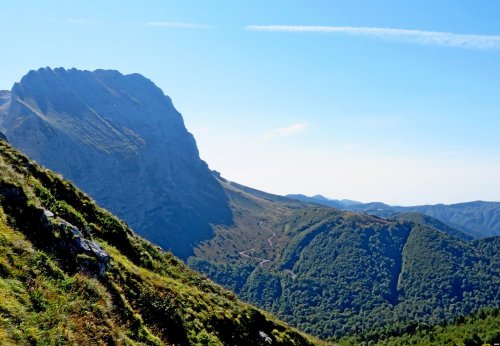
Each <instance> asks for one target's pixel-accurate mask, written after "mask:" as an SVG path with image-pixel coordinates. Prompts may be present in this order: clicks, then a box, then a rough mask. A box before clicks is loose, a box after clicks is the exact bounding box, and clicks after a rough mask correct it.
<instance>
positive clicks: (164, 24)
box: [146, 21, 211, 29]
mask: <svg viewBox="0 0 500 346" xmlns="http://www.w3.org/2000/svg"><path fill="white" fill-rule="evenodd" d="M146 25H147V26H152V27H159V28H177V29H209V28H211V26H209V25H203V24H193V23H181V22H165V21H157V22H147V23H146Z"/></svg>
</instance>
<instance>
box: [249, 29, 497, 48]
mask: <svg viewBox="0 0 500 346" xmlns="http://www.w3.org/2000/svg"><path fill="white" fill-rule="evenodd" d="M246 29H247V30H251V31H273V32H306V33H307V32H309V33H311V32H312V33H339V34H348V35H356V36H366V37H373V38H379V39H385V40H393V41H400V42H407V43H416V44H422V45H436V46H446V47H457V48H468V49H482V50H500V36H499V35H471V34H455V33H450V32H439V31H424V30H408V29H394V28H372V27H352V26H303V25H298V26H295V25H249V26H247V27H246Z"/></svg>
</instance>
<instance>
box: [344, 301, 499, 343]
mask: <svg viewBox="0 0 500 346" xmlns="http://www.w3.org/2000/svg"><path fill="white" fill-rule="evenodd" d="M499 326H500V310H499V309H498V308H485V309H481V310H479V311H477V312H475V313H473V314H470V315H468V316H465V317H464V316H462V315H460V316H458V317H457V318H455V320H454V321H453V322H452V323H441V324H439V325H436V326H430V325H429V324H426V323H413V324H410V325H407V326H405V327H404V328H401V329H399V330H394V329H387V328H386V329H380V330H377V331H374V332H372V333H369V334H358V335H355V336H350V337H345V338H343V339H342V340H340V344H341V345H393V346H399V345H422V346H423V345H429V346H430V345H450V346H451V345H464V346H486V345H488V346H493V345H495V344H499V343H500V327H499Z"/></svg>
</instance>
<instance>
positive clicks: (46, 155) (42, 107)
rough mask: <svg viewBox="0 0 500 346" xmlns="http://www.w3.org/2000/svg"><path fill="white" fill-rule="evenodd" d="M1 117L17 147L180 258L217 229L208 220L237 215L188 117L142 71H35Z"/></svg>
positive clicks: (220, 221)
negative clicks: (201, 153) (204, 157)
mask: <svg viewBox="0 0 500 346" xmlns="http://www.w3.org/2000/svg"><path fill="white" fill-rule="evenodd" d="M4 104H7V101H5V102H4ZM0 106H1V105H0ZM0 120H1V122H2V128H3V130H4V131H3V132H4V133H5V135H6V136H7V138H8V139H9V141H10V142H11V143H12V144H13V145H14V146H16V147H17V148H19V149H21V150H22V151H23V152H25V153H26V154H28V155H29V156H30V157H31V158H33V159H34V160H36V161H38V162H39V163H41V164H42V165H44V166H46V167H48V168H50V169H52V170H55V171H57V172H60V173H62V175H63V176H64V177H65V178H68V179H70V180H72V181H73V182H75V183H76V184H77V185H78V186H79V187H80V188H82V189H83V190H84V191H86V192H87V193H89V194H90V195H91V196H92V197H93V198H95V199H96V200H97V202H98V203H100V204H101V205H103V206H104V207H106V208H107V209H109V210H110V211H112V212H113V213H115V214H117V215H118V216H120V217H121V218H123V219H124V220H125V221H126V222H127V223H128V224H129V225H130V226H131V227H132V228H133V229H134V230H136V231H137V232H138V233H140V234H142V235H143V236H145V237H146V238H148V239H150V240H151V241H154V242H155V243H157V244H159V245H161V246H162V247H164V248H165V249H170V250H172V251H173V252H174V253H175V254H176V255H178V256H180V257H183V258H186V257H187V256H189V255H190V254H191V253H192V246H193V244H196V243H197V242H199V241H201V240H203V239H207V238H209V237H210V236H211V228H210V224H225V223H230V222H231V212H230V210H229V207H228V203H227V198H226V196H225V194H224V191H223V190H222V188H221V186H220V185H219V183H218V182H217V181H216V180H215V179H214V177H213V176H212V174H211V172H210V170H209V168H208V166H207V165H206V163H205V162H204V161H202V160H201V159H200V157H199V154H198V149H197V147H196V142H195V140H194V138H193V136H192V135H191V134H190V133H189V132H188V131H187V130H186V128H185V126H184V122H183V120H182V116H181V114H180V113H179V112H177V110H176V109H175V108H174V106H173V104H172V101H171V100H170V98H169V97H168V96H165V95H164V94H163V92H162V90H161V89H159V88H158V87H157V86H155V85H154V84H153V83H152V82H151V81H150V80H148V79H146V78H144V77H143V76H141V75H139V74H131V75H123V74H121V73H119V72H117V71H111V70H96V71H93V72H90V71H79V70H76V69H71V70H65V69H62V68H57V69H54V70H52V69H50V68H44V69H39V70H37V71H31V72H29V73H28V74H27V75H26V76H25V77H23V78H22V80H21V82H20V83H16V84H15V85H14V87H13V89H12V91H11V93H10V95H8V107H7V108H6V109H5V110H4V115H3V117H2V118H0Z"/></svg>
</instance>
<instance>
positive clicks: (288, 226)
mask: <svg viewBox="0 0 500 346" xmlns="http://www.w3.org/2000/svg"><path fill="white" fill-rule="evenodd" d="M0 100H1V101H0V131H1V132H2V133H4V134H5V135H6V137H7V139H8V141H9V142H10V143H12V144H13V145H14V146H15V147H17V148H19V149H21V150H22V151H23V152H24V153H26V154H27V155H28V156H29V157H30V158H32V159H34V160H35V161H37V162H39V163H41V164H42V165H44V166H45V167H48V168H50V169H53V170H55V171H56V172H59V173H62V174H63V176H64V177H66V178H68V179H70V180H71V181H73V182H74V183H75V184H76V185H77V186H79V187H81V188H82V189H83V190H84V191H86V192H87V193H88V194H89V195H90V196H91V197H92V198H94V199H95V200H96V201H97V202H98V203H100V204H102V205H103V206H104V207H106V208H108V209H110V210H111V211H113V212H114V213H116V214H117V215H118V216H119V217H121V218H123V219H124V220H125V221H126V222H127V223H128V224H129V225H130V226H131V227H132V228H134V229H136V230H137V231H138V233H140V234H141V235H143V236H144V237H146V238H147V239H149V240H151V241H152V242H154V243H156V244H158V245H160V246H161V247H163V248H164V249H166V250H171V251H172V252H173V253H174V254H175V255H177V256H180V257H181V258H182V259H183V260H185V261H186V262H187V263H188V264H189V265H190V266H191V267H192V268H195V269H196V270H198V271H201V272H203V273H205V274H206V275H208V276H209V277H210V278H212V279H213V280H214V281H216V282H218V283H220V284H222V285H224V286H226V287H227V288H230V289H232V290H233V291H234V292H236V293H238V295H240V296H241V297H242V298H244V299H245V300H247V301H250V302H252V303H255V304H257V305H258V306H260V307H262V308H265V309H266V310H268V311H271V312H273V313H274V314H276V315H277V316H279V317H280V318H281V319H283V320H285V321H286V322H288V323H290V324H292V325H294V326H297V327H298V328H300V329H301V330H303V331H307V332H309V333H311V334H314V335H317V336H320V337H322V338H330V339H338V338H341V337H344V336H347V335H353V334H354V335H361V334H363V335H365V334H366V335H368V334H369V333H375V332H377V331H380V330H381V329H383V328H385V329H384V330H385V332H387V333H386V334H385V335H389V334H388V333H389V332H390V333H392V334H391V335H397V334H404V333H406V331H408V330H411V328H412V326H414V325H415V323H416V324H418V323H425V324H429V325H436V324H439V323H443V322H445V321H448V322H449V321H452V320H453V319H454V318H455V317H457V316H460V315H464V314H468V313H471V312H473V311H476V310H478V309H480V308H483V307H497V306H498V305H499V303H500V296H499V290H498V277H500V260H499V256H500V255H499V254H500V251H498V249H499V241H500V237H498V236H493V235H495V234H498V233H499V232H498V226H497V225H498V222H499V217H500V211H499V209H498V204H497V203H487V202H472V203H464V204H460V205H451V206H441V205H438V206H420V207H414V208H416V209H415V210H413V209H411V208H400V207H391V206H388V205H385V204H383V203H368V204H363V203H359V202H355V201H349V200H341V201H336V200H333V201H332V200H328V199H326V198H324V197H322V196H314V197H305V196H302V197H301V196H297V195H294V196H293V197H294V198H289V197H284V196H276V195H272V194H268V193H266V192H263V191H258V190H255V189H252V188H249V187H245V186H243V185H240V184H237V183H234V182H230V181H227V180H225V179H224V178H223V177H221V175H220V174H219V173H217V172H215V171H211V170H210V169H209V168H208V166H207V164H206V163H205V162H203V161H202V160H201V159H200V158H199V155H198V149H197V147H196V143H195V140H194V138H193V136H192V135H191V134H190V133H189V132H188V131H187V130H186V128H185V127H184V123H183V120H182V117H181V115H180V114H179V113H178V112H177V111H176V110H175V108H174V107H173V104H172V101H171V100H170V98H168V96H165V95H164V94H163V92H162V91H161V90H160V89H159V88H157V87H156V86H155V85H154V84H153V83H152V82H151V81H149V80H148V79H146V78H144V77H142V76H140V75H137V74H132V75H122V74H121V73H119V72H117V71H104V70H97V71H93V72H89V71H79V70H75V69H71V70H65V69H50V68H45V69H40V70H37V71H31V72H30V73H28V74H27V75H26V76H25V77H23V78H22V80H21V82H20V83H17V84H16V85H14V87H13V89H12V91H11V92H2V93H0ZM7 156H8V155H7ZM51 177H52V175H51ZM27 179H30V178H29V177H28V178H27ZM51 179H55V178H51ZM58 179H59V178H58ZM57 181H59V180H57ZM48 182H50V179H49V180H48ZM51 186H52V185H50V184H49V186H48V187H45V189H46V190H47V193H49V194H48V195H47V194H43V196H45V197H43V196H41V197H40V198H41V199H40V200H37V202H36V203H39V204H41V205H42V206H43V207H44V208H47V209H49V210H50V209H54V207H57V208H62V207H61V206H64V203H67V204H69V206H70V207H72V208H73V209H75V210H76V211H78V213H76V214H75V215H76V216H74V215H73V214H74V213H73V212H72V209H71V208H70V207H68V208H69V209H68V208H66V207H64V208H62V209H61V210H62V211H63V212H64V211H66V212H68V210H69V211H71V213H70V214H72V213H73V214H72V215H73V216H74V217H75V218H76V219H75V220H76V221H74V222H77V221H78V222H80V223H81V225H88V227H89V229H91V230H92V229H95V230H98V229H99V228H100V227H105V226H106V224H102V223H99V224H96V225H93V223H94V222H93V221H85V220H87V218H86V217H83V220H80V219H79V218H78V215H80V214H81V213H82V212H83V211H84V210H86V209H85V205H80V204H78V205H79V207H78V208H76V207H74V206H73V204H72V203H70V202H69V201H66V199H65V198H63V197H62V196H60V195H59V194H60V192H59V191H60V189H54V191H52V190H51V189H52V188H51ZM42 191H45V190H42ZM42 197H43V198H42ZM54 198H55V199H56V200H57V201H61V202H60V204H54V200H53V199H54ZM299 199H302V200H299ZM63 202H64V203H63ZM89 203H90V202H89ZM332 207H333V208H332ZM412 208H413V207H412ZM80 210H82V211H81V212H80ZM50 211H51V212H57V213H60V212H61V211H60V210H59V209H57V210H50ZM82 215H83V214H82ZM72 220H73V219H72ZM68 221H70V220H68ZM84 221H85V222H84ZM101 221H102V220H101ZM104 221H106V220H104ZM104 221H103V222H104ZM110 222H111V221H110ZM113 222H114V221H113ZM488 236H490V237H488ZM491 236H492V237H491ZM484 237H487V238H484ZM476 238H481V239H476ZM104 240H105V241H110V242H112V241H114V240H113V237H111V236H110V238H109V239H108V238H106V239H104ZM141 244H142V243H141ZM141 246H142V245H141ZM144 246H146V245H144ZM151 256H153V257H151ZM155 256H157V255H156V252H149V250H147V251H146V250H144V253H142V255H140V257H141V258H142V260H144V261H145V262H144V263H145V264H144V266H147V263H149V262H148V261H151V263H157V262H155V261H154V259H155V258H156V257H155ZM150 257H151V259H150ZM123 265H125V264H123ZM150 265H154V264H150ZM160 265H163V262H161V263H160ZM0 273H1V267H0ZM183 273H184V272H183ZM127 275H129V274H127ZM130 275H132V274H130ZM147 275H149V274H147ZM179 275H185V274H179ZM186 275H187V274H186ZM147 277H150V276H147ZM123 280H128V279H127V278H124V279H123ZM130 280H131V281H130V282H132V283H131V285H132V284H134V285H135V282H136V281H137V280H144V278H136V277H134V278H132V279H130ZM134 280H135V281H134ZM127 282H129V281H127ZM137 282H140V281H137ZM127 285H128V284H127ZM137 285H139V286H140V284H137ZM150 288H151V287H150ZM132 290H133V292H129V293H130V297H133V296H134V294H139V292H140V290H139V289H137V290H135V288H132ZM203 297H205V296H203ZM203 299H205V298H203ZM133 302H134V304H141V303H140V302H137V301H135V300H133ZM224 304H225V303H224ZM138 306H139V305H134V307H138ZM158 309H160V310H161V311H163V312H164V311H167V310H168V309H169V307H168V306H163V305H161V304H160V305H159V307H158ZM162 309H163V310H162ZM165 309H166V310H165ZM217 309H218V308H217ZM168 311H170V310H168ZM217 311H219V310H217ZM163 312H162V313H163ZM220 313H221V314H224V312H223V311H222V310H221V312H220ZM193 314H194V312H193ZM162 316H163V315H162ZM145 318H146V317H145ZM217 323H219V322H217ZM221 323H222V322H221ZM221 325H224V324H221ZM156 327H157V326H156ZM156 327H155V328H156ZM214 328H215V327H214ZM389 329H390V331H389ZM385 332H384V333H385ZM278 334H279V333H278ZM284 337H285V336H283V338H284ZM276 338H278V336H276Z"/></svg>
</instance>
